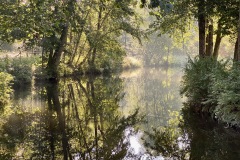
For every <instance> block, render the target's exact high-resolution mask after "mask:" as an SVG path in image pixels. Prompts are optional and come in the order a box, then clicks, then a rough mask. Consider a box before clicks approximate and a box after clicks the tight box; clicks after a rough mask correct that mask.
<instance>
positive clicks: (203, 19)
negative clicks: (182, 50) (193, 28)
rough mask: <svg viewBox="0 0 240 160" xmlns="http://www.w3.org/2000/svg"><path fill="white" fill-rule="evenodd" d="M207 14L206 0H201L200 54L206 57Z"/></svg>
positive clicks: (199, 8) (199, 15) (199, 16)
mask: <svg viewBox="0 0 240 160" xmlns="http://www.w3.org/2000/svg"><path fill="white" fill-rule="evenodd" d="M205 26H206V15H205V1H204V0H199V3H198V30H199V56H200V57H204V56H205V52H206V39H205V38H206V29H205Z"/></svg>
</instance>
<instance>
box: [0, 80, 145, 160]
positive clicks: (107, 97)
mask: <svg viewBox="0 0 240 160" xmlns="http://www.w3.org/2000/svg"><path fill="white" fill-rule="evenodd" d="M121 83H122V80H121V79H119V78H102V77H99V78H93V77H88V78H85V79H79V80H65V81H60V82H55V83H48V84H44V85H43V86H36V89H35V92H36V95H35V98H34V97H33V96H30V97H29V99H30V100H28V101H27V100H26V99H25V100H23V99H19V98H17V99H16V101H21V100H22V101H25V103H15V102H14V101H13V103H12V106H6V107H5V111H4V112H3V113H2V115H1V117H2V118H1V125H0V127H1V128H0V132H1V134H2V135H4V136H3V137H1V139H0V145H1V150H0V159H123V158H124V156H125V155H126V153H127V146H128V143H127V142H126V140H125V136H124V132H125V129H127V128H128V127H129V126H134V125H135V124H137V123H139V122H140V121H141V119H140V118H139V116H138V111H135V112H132V114H130V115H129V116H127V117H124V116H121V114H120V113H119V110H118V108H119V105H118V101H119V99H120V98H121V94H120V91H121V87H122V85H121ZM37 97H38V98H37ZM26 101H27V102H28V103H26ZM21 104H22V105H21Z"/></svg>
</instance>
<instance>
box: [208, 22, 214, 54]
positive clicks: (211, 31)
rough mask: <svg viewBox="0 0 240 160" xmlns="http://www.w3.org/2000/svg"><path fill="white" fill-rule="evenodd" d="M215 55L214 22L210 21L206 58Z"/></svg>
mask: <svg viewBox="0 0 240 160" xmlns="http://www.w3.org/2000/svg"><path fill="white" fill-rule="evenodd" d="M212 55H213V20H212V19H211V18H210V19H209V25H208V36H207V47H206V56H209V57H210V56H212Z"/></svg>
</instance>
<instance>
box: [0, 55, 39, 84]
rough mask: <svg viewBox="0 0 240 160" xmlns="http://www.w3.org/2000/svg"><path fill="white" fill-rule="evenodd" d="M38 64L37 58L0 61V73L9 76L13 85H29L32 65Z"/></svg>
mask: <svg viewBox="0 0 240 160" xmlns="http://www.w3.org/2000/svg"><path fill="white" fill-rule="evenodd" d="M38 62H39V58H38V57H34V56H32V57H15V58H8V57H5V58H2V59H0V71H1V72H5V73H8V74H11V75H12V76H13V80H14V83H15V84H26V83H31V81H32V77H33V64H37V63H38Z"/></svg>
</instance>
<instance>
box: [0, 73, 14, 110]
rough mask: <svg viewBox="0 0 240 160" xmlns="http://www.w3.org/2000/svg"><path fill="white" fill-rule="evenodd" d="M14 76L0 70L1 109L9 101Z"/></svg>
mask: <svg viewBox="0 0 240 160" xmlns="http://www.w3.org/2000/svg"><path fill="white" fill-rule="evenodd" d="M12 80H13V77H12V76H11V75H10V74H8V73H5V72H0V109H1V108H2V106H4V105H5V104H7V103H8V101H9V98H10V96H11V93H12V89H11V86H10V84H11V81H12Z"/></svg>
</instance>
